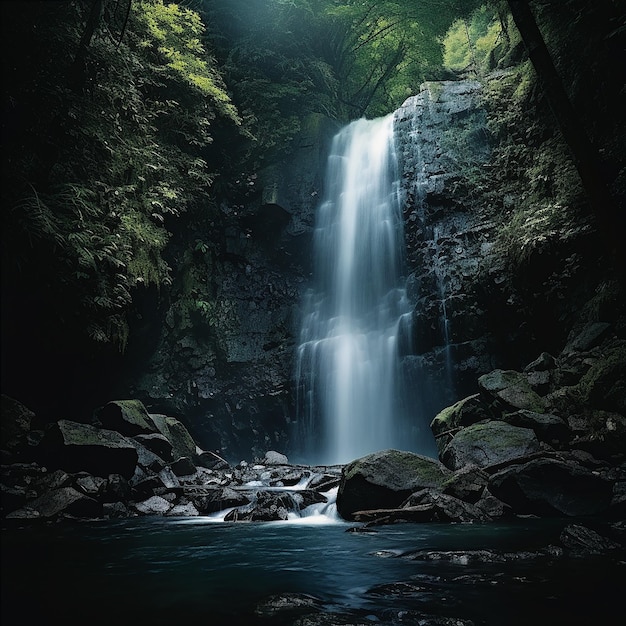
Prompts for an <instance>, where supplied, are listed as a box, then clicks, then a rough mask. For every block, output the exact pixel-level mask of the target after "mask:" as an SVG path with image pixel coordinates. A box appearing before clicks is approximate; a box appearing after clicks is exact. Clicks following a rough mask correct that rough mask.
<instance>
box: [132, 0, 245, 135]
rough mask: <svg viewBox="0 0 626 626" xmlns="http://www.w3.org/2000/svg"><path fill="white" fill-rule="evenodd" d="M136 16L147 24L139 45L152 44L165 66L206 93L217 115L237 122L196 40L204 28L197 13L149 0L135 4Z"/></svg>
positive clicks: (221, 83)
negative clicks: (143, 38)
mask: <svg viewBox="0 0 626 626" xmlns="http://www.w3.org/2000/svg"><path fill="white" fill-rule="evenodd" d="M139 18H140V20H141V21H142V22H143V23H144V24H145V26H146V27H147V28H146V30H147V33H146V34H147V35H148V37H146V39H145V40H143V41H142V45H144V46H151V45H156V46H157V47H158V50H159V52H160V53H161V54H163V56H164V57H165V59H166V60H167V66H168V67H170V68H172V69H173V70H174V71H176V72H177V73H178V74H180V76H181V77H182V78H183V79H184V80H185V81H186V82H187V83H189V84H190V85H193V86H194V87H196V88H198V89H199V90H200V91H201V92H202V93H203V94H204V95H206V96H208V97H209V98H210V99H211V100H212V101H213V103H214V105H215V107H216V109H217V110H218V111H219V112H220V114H222V115H223V116H224V117H228V118H230V119H231V120H233V121H234V122H235V123H237V124H240V123H241V120H240V118H239V114H238V112H237V109H236V108H235V107H234V106H233V104H232V103H231V101H230V97H229V96H228V94H227V93H226V86H225V85H224V81H223V79H222V76H221V75H220V73H219V72H218V70H217V68H216V67H215V63H214V62H213V60H212V59H211V58H210V57H208V56H207V54H206V52H205V50H204V47H203V46H202V43H201V41H200V38H201V36H202V34H203V31H204V24H203V23H202V19H201V18H200V15H198V13H196V12H195V11H191V10H189V9H185V8H183V7H181V6H179V5H178V4H164V2H163V0H156V1H155V0H153V1H152V2H141V3H140V4H139Z"/></svg>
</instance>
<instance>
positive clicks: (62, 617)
mask: <svg viewBox="0 0 626 626" xmlns="http://www.w3.org/2000/svg"><path fill="white" fill-rule="evenodd" d="M315 521H316V520H315V519H313V520H310V523H299V524H292V523H280V522H272V523H255V524H245V523H240V524H228V523H210V522H208V521H206V520H203V519H202V518H190V519H167V518H164V519H162V518H153V519H148V518H137V519H131V520H124V521H119V522H93V523H81V524H63V525H60V524H55V525H46V526H40V527H31V528H10V529H4V530H3V535H2V564H3V565H2V624H3V626H11V625H13V624H46V623H51V620H54V622H55V623H57V622H58V623H61V624H65V625H68V624H85V625H93V624H105V623H106V624H118V625H119V624H130V623H133V624H152V625H160V624H180V623H185V622H186V621H188V620H193V623H197V624H207V625H214V624H266V623H268V622H267V621H263V620H261V618H259V617H256V616H255V613H254V608H255V606H257V605H258V604H259V603H260V602H262V601H263V600H264V599H266V598H267V597H268V596H271V595H273V594H279V593H290V592H296V593H307V594H312V595H314V596H316V597H318V598H320V600H321V601H322V602H323V608H324V610H325V611H332V612H355V613H356V614H358V615H361V616H362V619H368V620H371V621H372V623H376V620H377V619H385V618H386V616H388V615H390V614H394V615H397V614H398V613H399V612H401V611H403V610H411V611H416V610H417V611H423V612H424V613H427V614H436V615H445V616H452V617H463V618H466V619H473V620H474V621H475V623H476V624H477V625H478V624H484V625H488V626H508V625H513V624H520V625H521V624H524V625H526V624H529V623H533V624H535V625H536V624H589V625H591V624H598V625H602V626H604V625H606V624H613V623H615V624H621V623H623V622H621V618H620V617H617V616H616V615H617V614H616V613H615V611H616V610H617V607H619V606H621V605H620V602H621V600H620V594H621V593H623V590H624V589H623V582H624V580H623V575H624V568H623V567H619V566H611V567H607V566H606V563H604V562H603V561H594V560H589V559H585V560H574V561H571V560H570V561H567V562H563V561H560V562H551V561H548V562H546V561H541V562H539V561H537V560H532V559H531V560H527V561H523V562H517V563H506V564H493V563H492V564H465V565H464V564H462V563H460V562H456V563H449V562H444V561H434V562H421V561H414V560H409V559H407V558H402V557H401V555H403V554H406V553H410V552H411V551H415V550H425V549H428V550H460V549H479V548H480V549H482V548H486V549H493V550H519V549H530V550H532V549H537V548H541V547H544V546H546V545H548V544H549V543H550V542H556V540H557V539H558V535H559V532H560V529H561V528H562V526H563V523H559V522H551V523H546V522H536V521H535V522H531V521H527V522H520V523H517V524H510V525H494V524H489V525H480V524H478V525H444V524H441V525H436V524H424V525H414V524H398V525H395V526H390V527H382V528H380V529H378V530H377V532H375V533H371V534H370V533H353V532H346V531H347V529H349V528H350V525H348V524H344V523H334V524H319V523H318V524H315V523H314V522H315ZM317 521H318V522H319V521H320V520H317ZM620 576H621V577H622V578H621V580H620ZM398 582H409V583H410V584H411V586H410V587H409V586H407V587H406V588H401V587H398V586H396V588H395V589H394V590H393V591H394V593H393V594H392V595H389V587H384V586H385V585H387V584H391V583H398ZM381 586H382V587H381ZM620 610H621V609H620ZM390 611H391V612H392V613H390ZM621 617H623V614H621ZM270 623H272V624H273V623H276V622H270ZM411 623H417V622H411Z"/></svg>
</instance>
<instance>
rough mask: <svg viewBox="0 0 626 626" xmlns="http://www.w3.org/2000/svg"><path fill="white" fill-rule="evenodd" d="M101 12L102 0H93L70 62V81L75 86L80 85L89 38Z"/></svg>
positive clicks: (100, 16)
mask: <svg viewBox="0 0 626 626" xmlns="http://www.w3.org/2000/svg"><path fill="white" fill-rule="evenodd" d="M103 12H104V0H93V3H92V5H91V10H90V11H89V17H88V18H87V24H86V25H85V30H84V31H83V36H82V37H81V39H80V43H79V44H78V50H77V52H76V56H75V57H74V62H73V64H72V69H71V75H70V83H71V84H72V85H73V86H74V87H75V88H79V87H80V86H82V81H83V78H84V73H85V59H86V57H87V50H88V49H89V45H90V44H91V40H92V38H93V36H94V33H95V32H96V29H97V28H98V26H99V25H100V22H101V20H102V13H103Z"/></svg>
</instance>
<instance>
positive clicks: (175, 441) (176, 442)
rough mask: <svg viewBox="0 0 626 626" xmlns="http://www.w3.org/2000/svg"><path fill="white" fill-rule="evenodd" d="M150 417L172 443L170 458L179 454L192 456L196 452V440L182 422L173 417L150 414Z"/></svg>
mask: <svg viewBox="0 0 626 626" xmlns="http://www.w3.org/2000/svg"><path fill="white" fill-rule="evenodd" d="M150 418H151V419H152V421H153V422H154V424H155V425H156V427H157V429H158V431H159V432H160V433H161V434H162V435H163V436H164V437H165V438H166V439H167V440H168V441H169V442H170V443H171V444H172V458H174V459H178V458H180V457H181V456H188V457H190V458H193V457H194V455H195V454H196V447H197V446H196V442H195V441H194V440H193V437H192V436H191V435H190V434H189V431H188V430H187V429H186V428H185V426H184V424H183V423H182V422H180V421H179V420H177V419H176V418H175V417H168V416H167V415H159V414H152V413H151V414H150Z"/></svg>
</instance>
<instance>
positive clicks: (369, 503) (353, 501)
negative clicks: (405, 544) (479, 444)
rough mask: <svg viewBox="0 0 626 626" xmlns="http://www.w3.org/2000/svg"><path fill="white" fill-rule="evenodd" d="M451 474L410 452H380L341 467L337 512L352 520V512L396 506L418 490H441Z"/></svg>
mask: <svg viewBox="0 0 626 626" xmlns="http://www.w3.org/2000/svg"><path fill="white" fill-rule="evenodd" d="M450 476H451V473H450V472H449V471H448V470H447V469H446V468H445V467H444V466H443V465H442V464H441V463H440V462H439V461H436V460H435V459H431V458H428V457H425V456H422V455H419V454H414V453H412V452H404V451H400V450H383V451H381V452H375V453H373V454H369V455H367V456H364V457H362V458H360V459H357V460H356V461H353V462H352V463H349V464H348V465H346V466H345V467H344V468H343V471H342V474H341V482H340V483H339V491H338V493H337V511H338V512H339V515H341V517H343V518H344V519H348V520H350V519H353V513H354V512H355V511H363V510H368V509H391V508H397V507H399V506H400V505H401V504H402V502H404V500H406V499H407V498H408V497H409V496H410V495H411V494H412V493H414V492H416V491H419V490H420V489H425V488H431V489H439V490H440V489H441V488H442V486H443V484H444V482H445V481H446V480H447V479H448V478H450Z"/></svg>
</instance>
